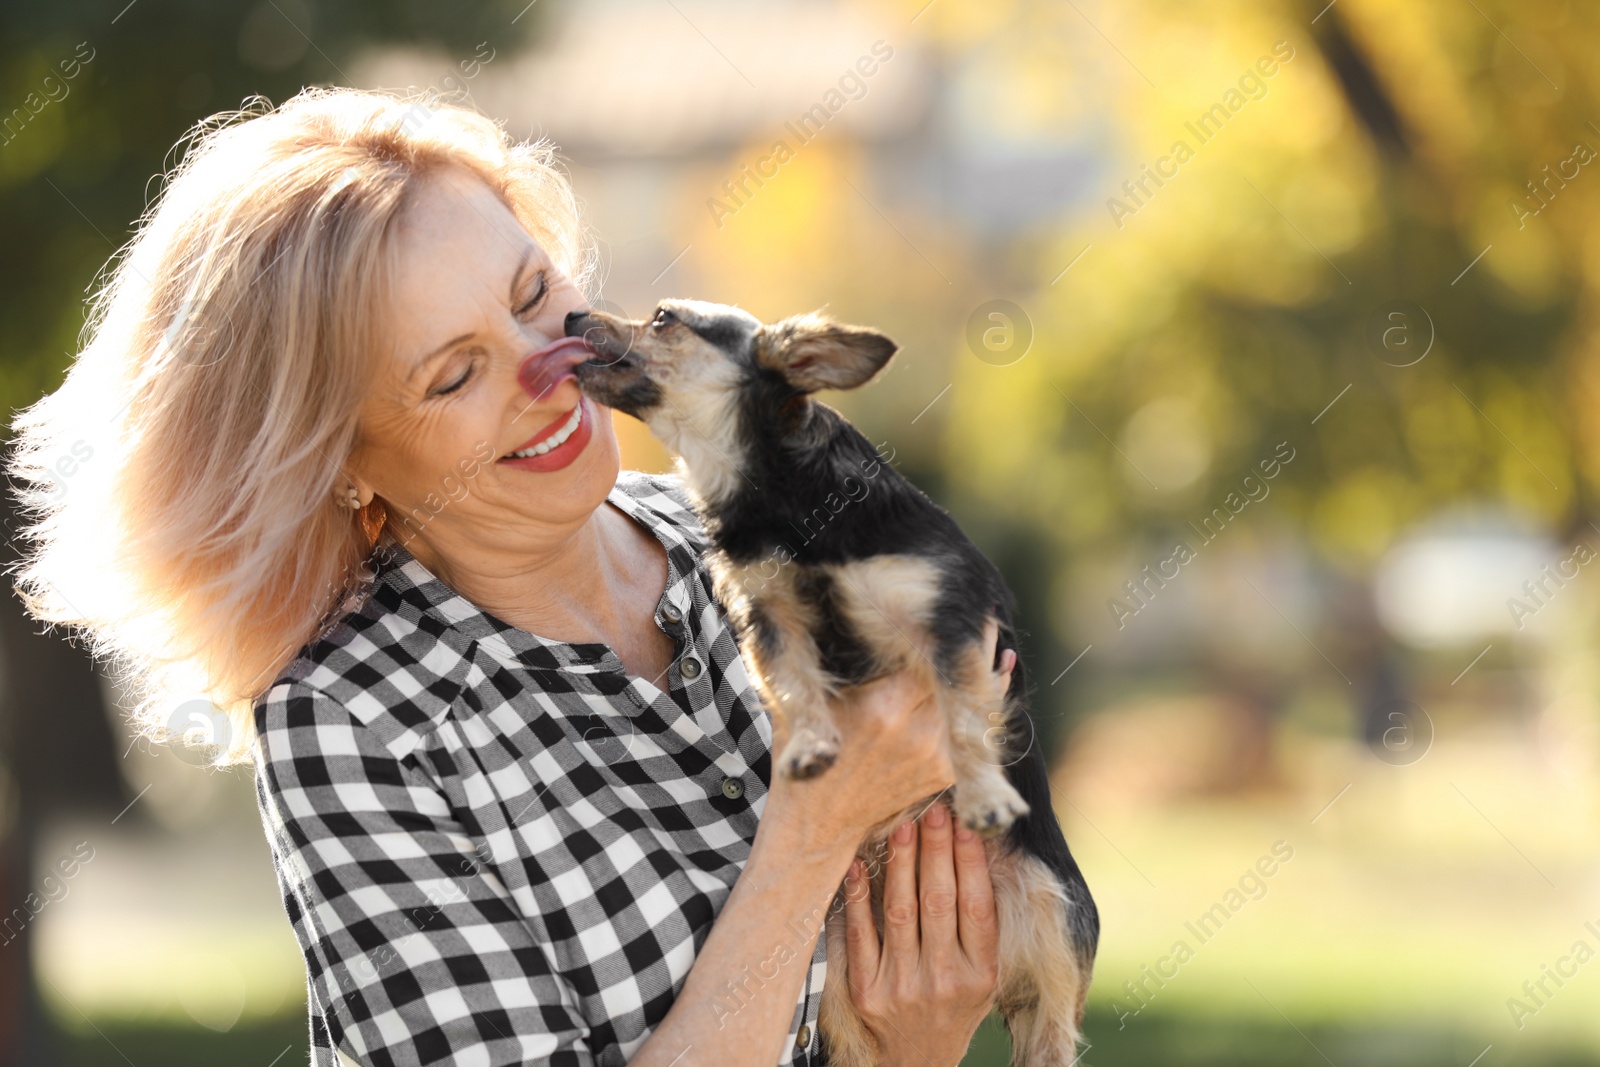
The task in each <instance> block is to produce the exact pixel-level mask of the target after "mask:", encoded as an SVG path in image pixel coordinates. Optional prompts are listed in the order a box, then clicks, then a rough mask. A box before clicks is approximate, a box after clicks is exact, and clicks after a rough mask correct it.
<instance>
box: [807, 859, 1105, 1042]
mask: <svg viewBox="0 0 1600 1067" xmlns="http://www.w3.org/2000/svg"><path fill="white" fill-rule="evenodd" d="M989 873H990V876H991V878H992V879H993V881H994V894H995V908H996V911H997V912H998V914H999V919H1000V946H999V947H1000V983H999V992H998V994H997V995H996V1000H995V1006H996V1008H998V1009H999V1011H1000V1013H1001V1014H1002V1015H1004V1016H1005V1019H1006V1027H1007V1029H1009V1030H1010V1031H1011V1065H1012V1067H1071V1065H1072V1064H1074V1063H1076V1061H1077V1057H1078V1056H1079V1052H1078V1043H1079V1040H1080V1038H1081V1033H1080V1029H1079V1028H1080V1027H1081V1026H1082V1025H1083V1005H1084V998H1085V997H1086V996H1087V994H1088V991H1089V978H1090V974H1091V972H1092V970H1093V963H1092V962H1091V961H1089V960H1085V959H1083V958H1081V957H1080V956H1079V953H1078V951H1077V949H1076V948H1075V947H1074V944H1073V940H1072V933H1071V929H1070V922H1069V917H1070V909H1071V908H1072V907H1073V906H1074V905H1073V903H1072V901H1071V900H1070V899H1069V898H1068V897H1067V895H1066V892H1065V890H1064V889H1063V887H1062V885H1061V883H1060V881H1059V880H1058V879H1057V878H1056V876H1055V874H1054V873H1053V872H1052V871H1051V870H1050V868H1049V867H1047V866H1046V865H1045V864H1044V862H1043V861H1041V860H1039V859H1038V858H1037V857H1034V856H1030V855H1027V854H1024V853H1021V852H1015V851H1006V850H1005V848H1004V846H1003V845H1000V844H996V845H992V846H990V854H989ZM829 950H830V951H831V950H832V943H831V942H830V944H829ZM829 965H830V967H831V966H832V963H831V959H830V964H829Z"/></svg>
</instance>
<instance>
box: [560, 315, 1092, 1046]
mask: <svg viewBox="0 0 1600 1067" xmlns="http://www.w3.org/2000/svg"><path fill="white" fill-rule="evenodd" d="M566 332H567V335H568V336H570V337H582V338H584V339H585V341H586V342H587V343H588V345H589V347H590V348H591V349H592V350H593V353H594V354H593V356H591V357H590V359H589V361H588V362H585V363H583V364H581V365H579V366H577V367H575V368H574V373H575V374H576V376H577V379H578V384H579V387H580V388H581V389H582V390H583V392H584V393H585V394H586V395H587V396H589V397H590V399H592V400H596V401H598V402H599V403H602V404H605V405H607V406H609V407H613V408H616V409H617V410H619V411H623V412H625V413H627V414H629V415H632V416H633V417H635V418H637V419H639V420H641V421H642V422H644V423H645V424H646V425H647V426H649V428H650V430H651V432H652V433H654V434H655V436H656V437H658V438H660V440H661V441H662V442H663V443H664V444H666V445H667V447H669V448H671V449H672V450H673V451H675V452H677V453H678V455H679V456H680V457H681V461H680V469H681V471H682V475H683V479H684V482H685V484H686V485H687V486H688V488H689V490H690V493H691V496H692V498H693V502H694V504H695V510H696V512H697V514H698V515H699V516H700V519H701V521H702V523H703V524H704V526H705V530H706V533H707V535H708V536H709V538H710V540H711V543H712V548H711V549H710V550H709V551H708V553H707V564H708V566H709V568H710V570H711V573H712V576H713V580H714V582H715V585H716V591H717V596H718V599H719V600H720V601H721V603H722V605H723V607H724V608H725V609H726V610H727V612H728V616H729V619H730V620H731V622H732V624H733V626H734V628H735V631H736V633H738V635H739V638H740V645H741V648H742V650H743V652H744V655H745V657H746V659H747V661H748V662H749V663H750V664H751V667H752V669H753V673H754V674H755V676H756V677H755V681H756V684H757V686H758V689H759V691H760V692H761V695H762V698H763V699H764V700H765V702H766V704H767V707H768V709H769V710H770V711H771V712H772V713H773V714H776V715H782V716H784V721H785V723H786V724H787V725H788V727H789V729H788V733H789V739H788V741H787V743H786V745H785V747H784V750H783V752H781V753H778V754H777V758H776V760H775V762H774V768H775V771H778V772H781V773H785V774H788V775H791V776H793V777H797V778H807V777H811V776H814V775H817V774H821V773H823V772H824V771H826V770H827V768H828V767H829V766H830V765H831V764H832V763H833V761H834V759H835V758H836V757H837V755H838V751H839V733H838V730H837V729H836V728H835V726H834V724H833V723H832V721H831V720H830V718H829V706H830V701H831V700H832V699H833V698H834V697H836V696H837V694H838V693H839V691H840V690H841V689H843V688H845V687H848V686H854V685H860V684H861V683H864V682H867V681H870V680H871V679H873V678H876V677H879V676H881V675H884V674H887V673H890V672H892V671H897V670H903V669H911V670H914V671H921V672H924V673H925V674H926V676H927V677H928V678H929V680H930V681H931V682H932V683H933V689H934V691H935V693H936V694H937V695H938V699H939V703H940V707H941V712H942V714H943V715H944V717H945V721H946V723H947V724H948V726H949V730H950V741H951V753H952V755H953V757H954V763H955V771H956V783H955V787H954V788H955V794H954V798H953V803H952V807H953V809H954V813H955V816H956V818H957V819H959V820H960V821H961V822H962V823H963V824H964V825H966V826H968V827H970V828H973V829H976V830H979V831H980V832H983V833H984V834H985V837H986V841H987V845H986V847H987V849H988V855H989V864H990V871H991V874H992V877H993V881H994V887H995V895H996V908H997V911H998V914H999V929H1000V981H999V991H998V994H997V998H996V1006H997V1007H998V1008H999V1009H1000V1011H1001V1013H1002V1014H1003V1015H1004V1016H1005V1019H1006V1025H1007V1028H1008V1029H1009V1030H1010V1031H1011V1040H1012V1049H1013V1052H1012V1063H1013V1064H1014V1065H1016V1067H1067V1065H1069V1064H1071V1063H1073V1062H1074V1061H1075V1059H1076V1057H1077V1055H1078V1052H1077V1046H1078V1040H1079V1027H1080V1025H1081V1024H1082V1020H1083V1004H1084V996H1085V994H1086V993H1087V991H1088V987H1089V980H1090V975H1091V973H1092V970H1093V965H1094V954H1095V948H1096V945H1097V943H1098V940H1099V932H1100V923H1099V915H1098V913H1097V911H1096V909H1095V905H1094V901H1093V900H1092V899H1091V898H1090V896H1089V888H1088V886H1087V884H1085V882H1084V879H1083V875H1082V873H1081V872H1080V871H1079V870H1078V865H1077V863H1076V862H1075V861H1074V860H1073V858H1072V853H1071V852H1070V851H1069V850H1068V848H1067V843H1066V840H1065V838H1064V837H1063V836H1062V833H1061V827H1060V825H1059V824H1058V823H1057V822H1056V817H1055V813H1054V811H1053V809H1052V807H1051V804H1050V787H1049V780H1048V776H1047V773H1046V768H1045V762H1044V756H1043V754H1042V753H1041V752H1040V751H1039V747H1038V746H1037V745H1035V744H1034V743H1033V738H1034V734H1033V730H1032V722H1031V719H1030V718H1029V716H1028V710H1027V706H1026V690H1027V680H1026V676H1025V674H1024V671H1023V669H1022V664H1021V662H1020V660H1019V661H1018V663H1017V665H1016V667H1015V669H1014V671H1013V673H1012V678H1011V686H1010V689H1009V690H1008V692H1007V693H1006V696H1005V700H1004V703H1003V706H999V707H997V706H995V705H994V704H993V702H992V698H991V697H990V696H989V695H988V693H989V689H988V687H989V686H990V685H991V683H990V676H991V675H992V672H993V671H994V670H995V669H997V667H998V663H999V657H1000V656H1001V654H1002V652H1003V650H1004V649H1006V648H1014V647H1016V635H1015V632H1014V630H1013V627H1012V615H1013V612H1014V610H1015V607H1014V603H1013V600H1012V596H1011V591H1010V590H1009V589H1008V588H1007V586H1006V584H1005V581H1004V580H1003V579H1002V578H1001V576H1000V572H999V570H998V569H996V568H995V566H994V564H992V563H990V562H989V560H988V559H987V558H986V557H985V556H984V555H983V553H981V552H980V551H979V550H978V549H977V547H976V546H975V545H973V544H972V542H971V541H969V540H968V539H967V537H966V535H965V534H963V533H962V532H961V528H960V527H959V526H958V525H956V522H955V520H954V519H952V518H951V517H950V515H949V514H948V513H947V512H945V511H944V509H942V508H940V507H939V506H938V505H936V504H935V503H933V501H931V500H929V499H928V497H927V496H926V495H924V494H923V493H922V492H921V491H920V490H919V489H917V488H916V487H915V486H913V485H912V484H911V483H910V482H909V481H907V480H906V479H905V478H904V477H902V476H901V475H900V474H899V472H897V471H896V470H895V469H894V468H893V467H892V466H890V465H889V464H888V463H886V462H883V460H882V457H881V456H880V455H879V453H878V451H877V450H876V449H875V448H873V446H872V445H871V444H870V443H868V441H867V439H866V438H865V437H863V436H862V434H861V433H860V432H859V431H858V430H857V429H856V428H855V427H854V426H852V425H851V424H850V423H849V422H848V421H846V420H845V418H844V417H843V416H841V415H840V414H839V413H838V412H837V411H835V410H833V409H832V408H830V407H828V406H827V405H826V404H823V403H821V402H820V401H818V400H815V399H814V398H813V396H812V394H813V393H815V392H816V391H817V390H819V389H853V388H856V387H857V386H860V385H863V384H865V383H866V382H867V381H869V380H870V379H872V378H873V377H874V376H875V375H876V374H877V373H878V372H879V371H880V370H882V368H883V367H884V365H885V364H887V363H888V361H889V358H890V357H891V356H892V355H894V353H895V350H896V347H897V346H896V345H895V343H894V342H893V341H891V340H890V339H889V338H888V337H885V336H884V335H883V334H881V333H877V332H875V331H873V330H869V329H865V328H862V327H857V326H847V325H843V324H840V323H835V322H832V321H831V320H828V319H826V318H823V317H821V316H818V315H815V314H812V315H801V316H796V317H793V318H789V319H785V320H784V321H782V322H779V323H775V324H773V325H764V324H763V323H761V322H760V321H758V320H757V319H755V318H754V317H752V316H751V315H749V314H748V313H746V312H745V311H743V310H741V309H739V308H735V307H725V306H721V305H716V304H707V303H702V302H698V301H689V300H668V301H665V302H663V303H662V304H661V305H660V306H659V307H657V309H656V311H655V314H654V317H653V318H651V319H650V320H649V321H648V322H631V321H628V320H626V319H621V318H617V317H615V316H612V315H607V314H604V313H602V312H599V311H594V310H589V311H575V312H573V313H572V314H571V315H569V316H567V320H566ZM990 619H994V620H996V621H997V623H998V625H999V630H1000V639H999V643H998V645H997V647H996V650H995V659H994V660H993V661H990V660H988V659H987V658H986V657H985V656H984V655H983V651H984V650H983V638H984V631H985V628H986V625H987V624H988V622H989V620H990ZM986 703H987V704H988V706H987V707H986V706H985V705H986ZM1023 745H1025V746H1026V747H1025V748H1023ZM905 817H906V815H905V814H902V815H901V816H899V817H897V818H896V819H893V820H890V821H889V822H886V823H884V824H882V825H881V826H880V827H878V828H876V829H875V830H874V832H873V833H872V834H871V835H869V837H868V839H867V841H866V842H865V843H864V844H863V846H862V851H861V854H862V856H863V857H864V858H865V859H866V860H867V861H868V863H867V866H868V870H869V871H871V872H873V876H872V879H871V892H872V901H873V912H874V915H875V916H876V917H877V919H878V921H879V922H880V924H881V922H882V901H883V877H882V871H883V865H882V859H883V856H884V853H885V850H886V847H887V846H886V841H887V836H888V833H889V831H890V830H891V829H892V828H893V826H894V825H896V824H897V823H898V822H899V821H901V819H903V818H905ZM834 912H835V913H834V914H830V917H829V920H828V926H827V937H828V957H829V971H830V972H832V971H833V970H834V969H835V968H838V970H839V971H840V972H845V971H846V951H845V944H844V919H843V915H842V912H839V911H838V909H834ZM844 976H845V977H846V979H848V974H847V973H846V974H845V975H844ZM819 1023H820V1027H821V1030H822V1034H823V1039H824V1041H825V1042H826V1044H827V1047H828V1054H829V1062H830V1063H831V1064H833V1065H834V1067H871V1065H872V1064H875V1063H876V1062H877V1052H878V1050H877V1047H876V1043H875V1042H874V1040H873V1038H872V1035H871V1033H870V1031H869V1030H868V1029H867V1027H866V1025H865V1023H863V1022H862V1020H861V1018H860V1016H859V1014H858V1013H857V1012H856V1010H855V1006H854V1003H853V1002H852V1000H851V998H850V995H849V992H848V988H847V985H846V982H829V983H827V988H826V989H825V990H824V992H823V1001H822V1009H821V1015H820V1019H819Z"/></svg>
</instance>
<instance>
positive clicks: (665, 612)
mask: <svg viewBox="0 0 1600 1067" xmlns="http://www.w3.org/2000/svg"><path fill="white" fill-rule="evenodd" d="M661 617H662V618H663V619H666V620H667V621H668V622H682V621H683V612H681V611H679V610H678V605H676V604H674V603H673V602H672V601H670V600H669V601H667V602H666V603H665V604H663V605H662V607H661Z"/></svg>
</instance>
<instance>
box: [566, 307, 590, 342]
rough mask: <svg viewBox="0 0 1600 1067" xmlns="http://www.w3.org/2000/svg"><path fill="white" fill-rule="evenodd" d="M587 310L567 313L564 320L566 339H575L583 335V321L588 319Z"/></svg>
mask: <svg viewBox="0 0 1600 1067" xmlns="http://www.w3.org/2000/svg"><path fill="white" fill-rule="evenodd" d="M589 310H590V309H589V308H584V309H583V310H581V311H569V312H567V318H566V331H567V336H568V337H577V336H579V335H581V334H582V333H583V320H584V319H586V318H588V317H589Z"/></svg>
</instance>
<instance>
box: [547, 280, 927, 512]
mask: <svg viewBox="0 0 1600 1067" xmlns="http://www.w3.org/2000/svg"><path fill="white" fill-rule="evenodd" d="M566 329H567V336H569V337H582V338H583V339H584V340H586V341H587V342H588V343H589V346H590V347H591V348H592V349H594V356H593V357H592V358H591V359H590V360H589V361H588V362H586V363H583V364H581V365H580V366H578V367H577V368H576V371H575V373H576V374H577V378H578V385H579V386H580V387H581V388H582V389H583V391H584V392H585V393H586V394H587V395H588V396H589V397H590V399H592V400H596V401H599V402H600V403H602V404H605V405H607V406H608V407H613V408H616V409H617V410H619V411H623V412H626V413H627V414H629V415H632V416H634V417H635V418H637V419H639V420H641V421H642V422H644V423H645V424H646V425H647V426H649V427H650V430H651V432H652V433H654V434H655V435H656V436H657V437H658V438H660V439H661V441H662V442H663V443H664V444H666V445H667V447H669V448H671V449H672V450H673V451H675V452H677V453H678V454H679V455H681V456H682V457H683V458H684V462H685V464H686V465H687V466H688V468H689V471H690V473H691V474H692V475H693V476H694V477H695V479H696V480H697V481H698V482H700V487H701V489H702V491H703V492H705V491H708V490H709V491H711V492H712V493H713V494H715V492H716V489H717V486H718V485H719V484H721V483H723V482H725V481H727V480H728V479H736V478H738V476H739V475H740V474H742V473H744V472H745V469H746V468H747V467H748V466H749V465H750V462H751V459H752V452H753V451H754V450H755V449H756V448H757V447H759V446H760V445H762V444H766V445H769V446H770V445H772V444H775V443H779V442H781V441H782V440H783V439H784V438H786V437H788V436H790V435H792V434H795V433H797V432H798V431H800V430H801V429H803V428H804V426H805V425H806V424H807V422H808V420H809V418H810V416H811V414H812V403H811V394H813V393H815V392H816V391H817V390H819V389H854V388H856V387H857V386H859V385H863V384H865V383H866V382H867V381H869V380H871V378H872V377H873V376H874V375H876V374H877V373H878V372H879V371H880V370H882V369H883V367H884V365H885V364H886V363H888V362H889V357H891V356H893V355H894V353H895V349H896V347H897V346H896V345H895V343H894V342H893V341H891V340H890V339H889V338H887V337H885V336H884V335H883V334H881V333H878V332H876V331H875V330H869V329H866V328H864V327H860V326H847V325H845V324H843V323H838V322H834V321H832V320H831V319H828V318H826V317H824V316H822V315H818V314H815V313H813V314H807V315H796V316H794V317H792V318H788V319H784V320H783V321H782V322H776V323H772V324H771V325H764V324H763V323H762V322H761V321H760V320H758V319H756V318H755V317H754V316H752V315H750V314H749V313H748V312H745V311H743V310H741V309H739V308H736V307H727V306H724V305H721V304H707V303H702V302H700V301H697V300H665V301H662V303H661V304H660V305H658V306H657V307H656V309H655V312H654V314H653V315H652V316H651V317H650V318H649V319H648V320H646V321H643V322H633V321H630V320H628V319H624V318H620V317H618V316H615V315H608V314H606V313H604V312H600V311H594V310H589V311H574V312H573V313H572V314H570V315H568V316H567V322H566Z"/></svg>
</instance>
